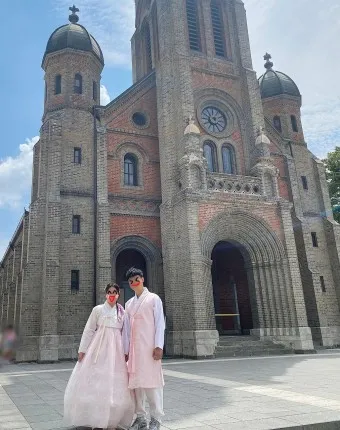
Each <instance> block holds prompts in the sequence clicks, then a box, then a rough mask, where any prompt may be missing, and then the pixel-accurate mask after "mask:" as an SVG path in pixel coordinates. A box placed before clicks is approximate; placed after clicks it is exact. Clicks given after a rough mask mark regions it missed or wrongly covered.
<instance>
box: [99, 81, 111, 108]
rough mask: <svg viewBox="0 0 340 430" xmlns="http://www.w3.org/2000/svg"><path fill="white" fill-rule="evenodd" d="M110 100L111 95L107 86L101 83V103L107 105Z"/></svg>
mask: <svg viewBox="0 0 340 430" xmlns="http://www.w3.org/2000/svg"><path fill="white" fill-rule="evenodd" d="M110 101H111V97H110V94H109V92H108V90H107V88H106V87H105V85H103V84H101V85H100V104H101V105H102V106H106V105H107V104H109V103H110Z"/></svg>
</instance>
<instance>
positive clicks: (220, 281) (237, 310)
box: [211, 242, 253, 335]
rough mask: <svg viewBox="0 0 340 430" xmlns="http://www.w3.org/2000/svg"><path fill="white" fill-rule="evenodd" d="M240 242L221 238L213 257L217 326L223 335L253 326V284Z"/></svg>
mask: <svg viewBox="0 0 340 430" xmlns="http://www.w3.org/2000/svg"><path fill="white" fill-rule="evenodd" d="M241 251H243V253H244V252H246V251H245V250H244V249H243V248H242V247H241V246H240V245H237V244H235V243H231V242H219V243H217V245H215V247H214V249H213V251H212V255H211V259H212V268H211V276H212V284H213V293H214V306H215V317H216V328H217V330H218V331H219V333H220V335H227V334H230V335H235V334H249V333H250V330H251V329H252V328H253V318H252V312H251V305H250V296H249V286H248V278H247V272H246V269H245V261H244V257H243V255H242V252H241Z"/></svg>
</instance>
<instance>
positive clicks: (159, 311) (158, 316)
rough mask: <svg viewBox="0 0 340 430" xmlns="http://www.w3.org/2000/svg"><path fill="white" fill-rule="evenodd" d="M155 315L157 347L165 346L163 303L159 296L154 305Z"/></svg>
mask: <svg viewBox="0 0 340 430" xmlns="http://www.w3.org/2000/svg"><path fill="white" fill-rule="evenodd" d="M153 315H154V319H155V328H156V330H155V348H161V349H163V348H164V330H165V321H164V313H163V303H162V300H161V299H160V298H159V297H158V296H157V298H156V300H155V303H154V307H153Z"/></svg>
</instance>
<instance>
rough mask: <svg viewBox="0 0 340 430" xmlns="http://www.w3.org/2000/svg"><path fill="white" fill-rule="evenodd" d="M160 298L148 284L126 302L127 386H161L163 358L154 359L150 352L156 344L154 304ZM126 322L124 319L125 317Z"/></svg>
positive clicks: (162, 325)
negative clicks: (137, 296) (127, 337)
mask: <svg viewBox="0 0 340 430" xmlns="http://www.w3.org/2000/svg"><path fill="white" fill-rule="evenodd" d="M157 301H160V302H161V299H160V298H159V297H158V296H157V295H156V294H154V293H150V292H149V291H148V289H147V288H144V292H143V293H142V294H141V296H140V297H139V298H138V299H137V298H136V297H133V298H132V299H130V300H129V301H128V302H127V303H126V313H127V316H128V318H129V319H128V324H126V326H127V325H129V328H128V330H129V331H130V333H129V341H130V342H129V362H128V372H129V388H130V389H135V388H160V387H163V386H164V379H163V371H162V362H161V360H154V359H153V356H152V353H153V350H154V348H155V347H156V346H160V347H161V348H163V345H156V341H155V338H156V337H157V336H156V323H155V317H154V308H155V306H157ZM160 320H161V321H160V324H158V326H160V327H159V328H160V330H161V331H163V333H164V317H163V314H162V315H161V317H160ZM126 322H127V321H126Z"/></svg>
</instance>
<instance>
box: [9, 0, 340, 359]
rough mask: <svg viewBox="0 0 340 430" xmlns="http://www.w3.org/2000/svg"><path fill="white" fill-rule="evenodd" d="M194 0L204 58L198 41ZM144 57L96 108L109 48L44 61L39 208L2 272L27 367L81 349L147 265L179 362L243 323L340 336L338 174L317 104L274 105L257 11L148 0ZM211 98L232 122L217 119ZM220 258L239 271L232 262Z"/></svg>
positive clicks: (261, 330) (276, 335)
mask: <svg viewBox="0 0 340 430" xmlns="http://www.w3.org/2000/svg"><path fill="white" fill-rule="evenodd" d="M189 3H190V4H189ZM192 5H194V7H196V8H197V9H196V12H197V20H196V25H198V26H199V31H198V32H197V33H196V35H197V34H198V36H197V37H199V38H200V41H199V46H200V49H199V50H192V49H190V46H189V42H188V40H189V39H190V37H192V35H190V34H188V25H187V7H189V6H190V7H191V6H192ZM213 6H214V7H215V6H216V7H219V12H220V14H219V16H220V17H222V18H221V19H222V21H221V22H222V23H223V31H222V30H221V29H219V28H218V27H216V25H217V24H216V21H214V22H215V24H214V22H213V21H212V20H211V13H212V7H213ZM188 14H189V12H188ZM188 16H189V15H188ZM197 23H198V24H197ZM219 30H221V31H220V33H219V34H220V35H222V39H223V44H224V45H223V46H224V49H225V56H224V57H221V56H216V54H215V50H216V38H217V36H218V34H217V32H218V31H219ZM132 53H133V76H134V85H133V86H132V87H131V88H129V89H128V90H127V91H125V92H124V93H123V94H121V95H120V96H119V97H117V98H116V99H115V100H113V101H112V102H111V103H109V104H108V105H107V106H105V107H103V106H97V103H96V100H94V98H95V97H94V92H93V91H94V90H93V85H97V86H98V88H99V85H100V73H101V71H102V67H103V64H102V63H101V62H100V61H99V58H98V56H96V55H94V54H93V53H91V52H88V51H85V50H84V51H82V50H80V49H72V47H66V48H64V49H61V50H59V51H56V52H53V53H51V52H50V53H48V54H47V55H45V57H44V61H43V69H44V71H45V82H46V97H45V110H44V117H43V125H42V128H41V136H40V140H39V142H38V143H37V144H36V146H35V148H34V162H33V181H32V201H31V205H30V211H29V214H28V212H27V213H25V214H24V216H23V218H22V220H21V222H20V224H19V226H18V229H17V231H16V233H15V234H14V236H13V239H12V241H11V244H10V246H9V248H8V250H7V252H6V253H5V256H4V258H3V260H2V264H1V269H0V294H1V295H0V297H1V307H0V312H1V313H0V322H1V325H2V326H5V325H6V324H9V323H14V324H15V326H16V327H17V329H18V330H19V332H20V336H21V345H20V348H19V351H18V355H17V359H18V360H19V361H25V360H39V361H55V360H60V359H68V358H71V357H75V356H76V353H77V345H78V343H79V339H80V336H81V333H82V330H83V327H84V324H85V322H86V319H87V317H88V315H89V313H90V311H91V309H92V307H93V306H94V305H95V304H97V303H100V302H101V301H102V300H103V296H104V294H103V291H104V287H105V285H106V284H107V282H109V281H110V280H111V279H114V280H116V281H117V282H118V283H120V284H121V285H122V287H123V289H122V291H123V293H122V297H121V299H122V301H123V302H124V301H126V300H127V299H128V297H129V294H131V293H130V292H129V290H128V288H127V285H126V283H124V279H123V273H124V270H125V269H126V268H128V267H129V266H130V265H131V264H135V265H137V266H139V267H141V268H143V270H144V271H145V273H146V281H147V285H148V286H149V287H150V289H151V290H152V291H155V292H157V293H158V294H159V295H160V296H161V297H162V299H163V301H164V305H165V313H166V320H167V333H166V340H167V341H166V343H167V345H166V351H167V353H168V354H169V355H173V356H187V357H206V356H213V355H214V351H215V348H216V345H217V343H218V339H219V334H228V333H229V334H230V333H234V332H235V331H238V332H239V333H243V334H245V335H246V334H249V333H252V334H255V335H257V336H259V338H260V339H266V338H269V339H272V340H274V341H277V342H280V343H283V344H285V345H287V346H289V347H292V348H293V349H295V350H297V351H309V350H313V349H314V347H315V345H323V346H334V345H338V344H340V311H339V300H340V275H339V273H340V262H339V251H340V226H339V225H338V224H337V223H336V222H335V221H334V220H333V217H332V211H331V206H330V200H329V196H328V191H327V183H326V180H325V172H324V168H323V165H322V163H321V162H320V161H319V160H318V159H317V158H316V157H314V156H313V154H311V153H310V152H309V151H308V149H307V145H306V143H305V141H304V136H303V130H302V125H301V117H300V116H301V115H300V107H301V98H300V97H296V96H292V95H287V94H283V93H282V94H278V95H275V96H273V97H270V98H262V99H261V93H260V89H259V84H258V80H257V78H256V73H255V71H254V70H253V69H252V61H251V53H250V47H249V40H248V30H247V20H246V13H245V10H244V6H243V3H242V2H241V1H239V0H236V1H234V0H224V1H221V2H220V3H218V2H214V4H213V5H212V3H211V2H210V0H209V1H208V0H197V1H196V2H192V1H191V2H188V3H187V2H186V1H185V0H172V1H171V2H169V1H168V0H149V1H143V0H136V32H135V34H134V36H133V39H132ZM76 74H81V75H82V86H83V88H82V93H81V94H77V93H75V91H74V82H73V79H74V76H75V75H76ZM56 75H61V92H60V93H59V94H55V88H54V86H55V77H56ZM212 107H213V108H214V109H217V110H216V111H215V112H217V113H218V112H221V113H222V117H223V118H224V121H225V124H224V128H223V127H222V126H221V128H223V129H213V127H212V126H211V127H210V129H209V124H210V123H209V124H208V126H207V122H206V121H205V120H204V115H203V114H202V112H204V111H205V112H209V109H211V108H212ZM292 115H294V117H295V118H296V126H297V131H294V130H293V129H292V123H291V121H292V120H291V116H292ZM277 116H279V117H280V118H281V125H282V127H281V130H280V131H278V130H277V129H276V128H275V127H274V125H273V118H274V117H277ZM189 118H191V119H190V121H189V123H190V124H189V125H188V120H189ZM215 119H216V118H215ZM215 119H214V118H212V117H210V119H209V121H212V123H211V124H213V123H214V121H215ZM260 130H262V131H260ZM207 142H209V145H210V147H211V148H213V149H212V151H213V152H214V154H213V155H212V156H211V157H212V158H211V159H210V160H209V159H208V157H209V156H208V155H207V153H206V149H207V147H206V145H207ZM226 147H227V148H229V149H230V151H231V152H230V153H227V152H224V149H225V148H226ZM75 148H78V149H81V162H76V161H77V160H75V152H74V151H75ZM226 154H232V155H230V159H229V162H228V161H227V159H226V157H227V156H228V155H226ZM78 161H79V160H78ZM209 162H210V164H209ZM228 163H229V164H228ZM212 165H213V168H212V167H211V166H212ZM228 169H230V170H228ZM302 177H304V179H302ZM75 217H76V220H75ZM74 221H76V222H80V229H78V230H77V228H76V231H74V228H75V227H74V225H73V222H74ZM78 227H79V225H78ZM217 252H219V253H220V254H219V261H223V258H226V259H227V258H230V259H233V261H237V262H238V263H237V264H238V267H237V268H235V270H234V269H233V268H228V270H226V271H225V272H223V273H222V272H218V269H216V267H217V266H216V261H215V257H214V256H215V255H217V254H216V253H217ZM72 271H73V272H74V271H77V273H78V275H79V279H78V281H79V283H77V282H76V285H75V284H74V282H75V281H74V279H73V278H72V282H71V272H72ZM224 276H225V280H224V278H223V277H224ZM231 285H235V290H234V291H235V293H234V296H233V295H232V294H231V290H228V294H229V295H227V294H226V293H225V294H224V291H227V290H224V288H225V289H230V288H231ZM78 287H79V288H78ZM231 297H233V299H231ZM237 297H239V300H238V298H237ZM222 302H223V303H222ZM245 302H246V303H245ZM242 303H245V304H244V305H243V304H242ZM218 309H219V311H218ZM237 316H238V317H239V320H240V321H241V323H242V324H245V323H243V322H244V321H245V320H247V323H246V325H247V327H246V326H244V327H242V324H241V326H240V325H239V326H236V325H237V324H236V321H238V319H237ZM219 318H222V322H221V320H219ZM223 318H225V320H223ZM235 318H236V319H235ZM217 329H218V330H217Z"/></svg>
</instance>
